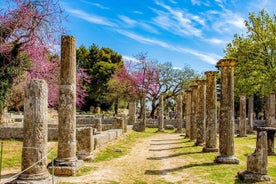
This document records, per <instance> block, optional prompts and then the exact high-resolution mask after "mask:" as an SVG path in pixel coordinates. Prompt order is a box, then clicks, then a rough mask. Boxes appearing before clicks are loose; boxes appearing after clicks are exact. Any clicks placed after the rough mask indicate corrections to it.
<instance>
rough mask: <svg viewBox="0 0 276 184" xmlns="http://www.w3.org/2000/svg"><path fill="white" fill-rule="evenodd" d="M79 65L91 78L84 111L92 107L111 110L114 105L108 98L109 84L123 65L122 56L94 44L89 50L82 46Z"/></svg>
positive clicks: (78, 56) (78, 54)
mask: <svg viewBox="0 0 276 184" xmlns="http://www.w3.org/2000/svg"><path fill="white" fill-rule="evenodd" d="M77 63H78V65H79V67H82V68H84V69H85V71H86V72H87V75H88V76H89V77H90V83H86V88H87V92H88V96H87V97H86V99H85V104H84V106H83V109H84V110H88V109H89V108H90V106H99V107H101V108H102V109H105V110H106V109H109V108H110V107H111V105H112V104H111V102H110V100H109V98H108V97H109V92H108V82H109V80H110V79H111V78H112V75H113V74H114V73H115V71H116V69H117V68H118V67H119V66H122V65H123V61H122V56H121V55H120V54H118V53H117V52H115V51H113V50H112V49H110V48H105V47H102V48H99V47H98V46H97V45H95V44H92V46H91V47H90V49H87V48H86V47H85V46H83V45H82V46H80V47H79V48H78V49H77Z"/></svg>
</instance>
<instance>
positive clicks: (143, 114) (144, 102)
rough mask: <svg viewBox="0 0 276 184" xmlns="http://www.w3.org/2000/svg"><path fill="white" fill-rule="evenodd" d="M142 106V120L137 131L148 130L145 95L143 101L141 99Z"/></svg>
mask: <svg viewBox="0 0 276 184" xmlns="http://www.w3.org/2000/svg"><path fill="white" fill-rule="evenodd" d="M141 103H142V104H141V108H142V110H141V111H142V114H141V116H142V117H141V121H140V122H139V124H138V126H137V128H136V131H138V132H145V131H146V119H147V116H146V97H145V95H144V97H142V101H141Z"/></svg>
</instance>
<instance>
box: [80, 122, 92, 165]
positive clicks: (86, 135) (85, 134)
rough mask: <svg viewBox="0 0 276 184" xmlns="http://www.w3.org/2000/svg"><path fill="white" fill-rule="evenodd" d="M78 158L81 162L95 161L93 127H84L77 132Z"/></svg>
mask: <svg viewBox="0 0 276 184" xmlns="http://www.w3.org/2000/svg"><path fill="white" fill-rule="evenodd" d="M76 139H77V157H78V159H80V160H93V159H94V155H93V151H94V134H93V128H92V127H82V128H77V130H76Z"/></svg>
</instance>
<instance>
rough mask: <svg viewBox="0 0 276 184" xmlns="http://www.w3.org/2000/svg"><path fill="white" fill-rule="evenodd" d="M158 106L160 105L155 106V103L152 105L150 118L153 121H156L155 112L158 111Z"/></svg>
mask: <svg viewBox="0 0 276 184" xmlns="http://www.w3.org/2000/svg"><path fill="white" fill-rule="evenodd" d="M157 106H158V105H155V104H154V103H152V105H151V112H150V117H151V118H152V119H154V114H155V111H156V109H157Z"/></svg>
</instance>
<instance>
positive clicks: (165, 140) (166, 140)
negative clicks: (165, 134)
mask: <svg viewBox="0 0 276 184" xmlns="http://www.w3.org/2000/svg"><path fill="white" fill-rule="evenodd" d="M178 140H181V139H153V140H151V141H178Z"/></svg>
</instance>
